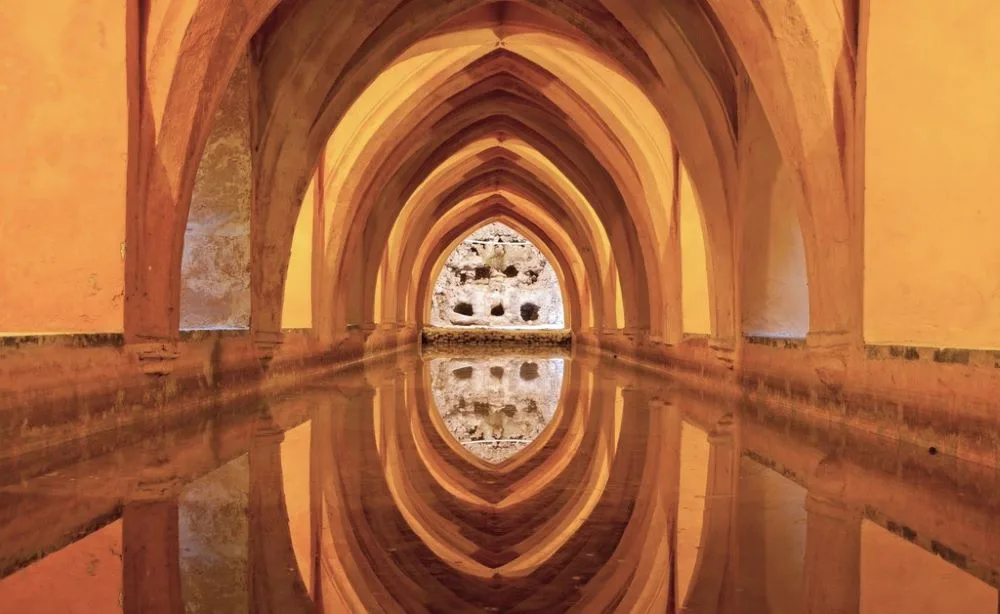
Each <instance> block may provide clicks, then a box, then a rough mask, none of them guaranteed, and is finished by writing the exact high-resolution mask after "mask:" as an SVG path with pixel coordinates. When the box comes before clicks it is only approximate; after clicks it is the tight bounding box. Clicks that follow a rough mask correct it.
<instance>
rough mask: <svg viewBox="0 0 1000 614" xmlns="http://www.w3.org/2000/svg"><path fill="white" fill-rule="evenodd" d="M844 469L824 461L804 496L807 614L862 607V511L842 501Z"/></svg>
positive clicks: (850, 613)
mask: <svg viewBox="0 0 1000 614" xmlns="http://www.w3.org/2000/svg"><path fill="white" fill-rule="evenodd" d="M844 486H845V475H844V469H843V467H842V466H841V465H840V463H839V462H838V461H836V460H835V459H831V458H826V459H824V460H823V461H821V462H820V464H819V466H818V467H817V469H816V471H815V473H814V474H813V476H812V478H811V479H810V481H809V492H808V494H807V496H806V556H805V576H804V588H803V598H804V601H805V603H804V607H803V612H806V613H807V614H856V613H857V612H858V610H859V609H860V602H861V507H860V506H858V505H855V504H853V503H852V502H850V501H848V500H847V499H845V497H844Z"/></svg>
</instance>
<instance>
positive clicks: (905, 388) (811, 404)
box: [586, 344, 1000, 467]
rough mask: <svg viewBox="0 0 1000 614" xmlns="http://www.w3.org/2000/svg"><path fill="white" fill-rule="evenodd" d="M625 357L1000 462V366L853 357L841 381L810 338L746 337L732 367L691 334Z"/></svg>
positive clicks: (735, 394)
mask: <svg viewBox="0 0 1000 614" xmlns="http://www.w3.org/2000/svg"><path fill="white" fill-rule="evenodd" d="M586 349H587V350H588V351H596V352H601V353H604V354H610V352H608V351H607V350H603V351H602V350H599V349H597V348H586ZM619 359H621V360H625V361H627V362H630V363H634V364H636V365H638V366H640V367H643V368H647V369H651V370H653V371H655V372H656V373H659V374H662V375H664V376H666V377H669V378H671V379H672V380H675V381H677V382H679V383H680V384H682V385H683V386H685V387H688V388H691V389H693V390H700V391H710V392H711V393H712V394H717V395H721V396H722V397H723V398H725V399H728V400H729V401H730V402H749V403H754V404H757V405H760V406H762V407H767V408H769V410H771V411H773V412H780V413H785V414H788V415H796V416H800V417H803V419H806V418H807V419H809V420H813V421H816V422H817V424H822V425H824V426H825V427H827V428H829V427H831V426H834V427H837V426H843V427H850V428H851V429H857V430H859V431H864V432H867V433H871V434H873V435H876V436H879V437H882V438H886V439H889V440H893V441H896V442H901V443H906V444H909V445H914V446H917V447H920V448H922V449H923V450H925V451H927V450H930V449H931V448H933V449H934V450H935V453H938V452H940V453H941V454H943V455H946V456H952V457H957V458H959V459H962V460H965V461H970V462H974V463H979V464H983V465H987V466H991V467H1000V394H998V392H1000V372H998V370H996V369H993V368H989V369H984V368H979V367H976V366H972V365H967V364H961V363H958V364H956V363H954V362H948V363H941V362H933V361H932V360H920V361H917V360H871V359H864V358H860V359H858V360H854V361H847V362H845V364H844V370H843V371H844V373H843V375H844V377H843V381H842V382H839V383H831V382H830V381H829V378H828V377H825V375H826V370H825V364H826V363H825V362H824V356H823V355H822V353H818V352H816V351H814V350H812V349H810V348H808V347H805V346H802V347H795V348H790V349H785V348H783V347H781V346H780V345H779V346H778V347H775V346H773V345H770V344H744V347H743V350H742V356H741V361H740V368H739V369H737V370H736V372H735V377H729V376H727V374H726V373H725V372H724V371H723V370H722V369H720V368H719V367H718V365H717V364H715V361H714V359H713V357H712V356H711V355H710V353H709V352H707V351H706V350H705V349H704V348H700V347H697V346H692V345H687V344H681V345H678V346H664V347H662V348H659V349H658V351H657V352H655V353H650V352H645V353H643V354H642V355H633V354H622V355H621V356H620V357H619ZM733 373H734V372H732V371H730V372H729V374H730V375H732V374H733ZM835 384H836V385H835Z"/></svg>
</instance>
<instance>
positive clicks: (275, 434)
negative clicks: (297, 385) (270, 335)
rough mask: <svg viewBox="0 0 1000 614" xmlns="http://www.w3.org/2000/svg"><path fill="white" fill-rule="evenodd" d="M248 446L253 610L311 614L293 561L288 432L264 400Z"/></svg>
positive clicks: (249, 566)
mask: <svg viewBox="0 0 1000 614" xmlns="http://www.w3.org/2000/svg"><path fill="white" fill-rule="evenodd" d="M260 402H261V404H262V407H261V413H260V416H258V418H257V422H256V424H255V426H254V433H253V440H252V442H251V444H250V497H249V508H250V509H249V510H248V514H249V519H248V520H249V523H248V524H249V543H248V548H247V573H248V584H249V587H248V588H249V592H250V611H251V612H253V613H260V614H264V613H269V612H281V613H285V612H288V613H290V614H295V613H297V612H311V611H313V610H314V608H313V604H312V601H311V600H310V599H309V593H308V591H307V590H306V587H305V583H304V582H303V581H302V575H301V574H300V573H299V570H298V563H297V562H296V560H295V550H294V548H293V547H292V538H291V533H290V527H289V520H288V508H287V506H286V504H285V487H284V480H283V479H282V477H283V476H282V468H281V442H282V441H283V440H284V438H285V434H284V432H283V431H282V430H281V428H280V427H279V426H278V425H277V424H276V423H275V421H274V418H273V417H272V415H271V412H270V408H269V407H268V406H267V404H266V401H263V400H261V401H260Z"/></svg>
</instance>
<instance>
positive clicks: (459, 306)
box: [431, 222, 565, 328]
mask: <svg viewBox="0 0 1000 614" xmlns="http://www.w3.org/2000/svg"><path fill="white" fill-rule="evenodd" d="M431 300H432V303H431V324H432V325H433V326H479V327H518V328H562V327H563V326H564V324H565V322H564V315H563V301H562V292H561V291H560V288H559V280H558V278H557V277H556V273H555V270H553V268H552V265H551V264H549V262H548V260H547V259H546V258H545V256H544V255H543V254H542V252H540V251H539V250H538V248H537V247H535V246H534V245H532V244H531V242H530V241H528V240H527V239H525V238H524V237H523V236H521V235H520V234H519V233H517V232H516V231H514V230H513V229H511V228H509V227H508V226H506V225H504V224H501V223H499V222H494V223H492V224H488V225H486V226H484V227H482V228H480V229H479V230H477V231H476V232H474V233H472V234H471V235H469V237H468V238H466V239H465V240H464V241H462V243H461V244H459V246H458V247H457V248H456V249H455V252H454V253H453V254H452V255H451V256H449V257H448V260H447V261H446V262H445V265H444V268H442V269H441V274H440V276H439V277H438V279H437V282H436V284H435V286H434V296H433V298H432V299H431Z"/></svg>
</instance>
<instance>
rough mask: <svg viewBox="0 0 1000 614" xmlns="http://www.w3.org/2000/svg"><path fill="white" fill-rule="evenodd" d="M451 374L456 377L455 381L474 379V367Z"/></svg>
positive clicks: (463, 368)
mask: <svg viewBox="0 0 1000 614" xmlns="http://www.w3.org/2000/svg"><path fill="white" fill-rule="evenodd" d="M451 374H452V375H454V376H455V379H472V367H461V368H459V369H455V370H454V371H452V372H451ZM463 403H464V400H463Z"/></svg>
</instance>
